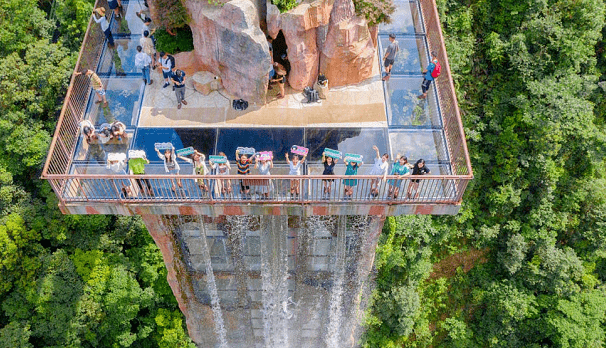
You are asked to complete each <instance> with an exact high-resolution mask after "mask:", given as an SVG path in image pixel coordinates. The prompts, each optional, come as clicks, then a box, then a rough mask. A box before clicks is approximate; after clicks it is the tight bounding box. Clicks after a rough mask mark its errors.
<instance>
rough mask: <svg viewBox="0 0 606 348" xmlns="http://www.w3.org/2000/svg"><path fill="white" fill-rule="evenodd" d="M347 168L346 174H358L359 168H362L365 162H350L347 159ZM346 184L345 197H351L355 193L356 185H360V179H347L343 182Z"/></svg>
mask: <svg viewBox="0 0 606 348" xmlns="http://www.w3.org/2000/svg"><path fill="white" fill-rule="evenodd" d="M344 162H345V165H346V166H347V169H345V175H352V176H353V175H358V168H360V167H361V166H362V165H363V164H364V163H363V162H360V163H358V162H349V161H347V159H345V160H344ZM343 184H345V198H346V199H351V196H352V195H353V188H354V186H357V185H358V179H345V181H344V182H343Z"/></svg>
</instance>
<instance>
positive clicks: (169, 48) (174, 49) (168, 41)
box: [154, 26, 194, 54]
mask: <svg viewBox="0 0 606 348" xmlns="http://www.w3.org/2000/svg"><path fill="white" fill-rule="evenodd" d="M175 34H176V35H175V36H173V35H170V34H169V33H168V32H166V30H164V29H158V30H156V33H155V34H154V35H155V37H156V49H157V50H158V52H160V51H164V52H166V53H169V54H175V53H179V52H187V51H191V50H193V49H194V39H193V37H192V34H191V29H190V28H189V26H185V27H183V28H181V29H179V30H175Z"/></svg>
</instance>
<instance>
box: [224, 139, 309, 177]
mask: <svg viewBox="0 0 606 348" xmlns="http://www.w3.org/2000/svg"><path fill="white" fill-rule="evenodd" d="M303 133H304V132H303V128H259V129H249V128H231V129H230V128H222V129H219V136H218V139H217V152H218V151H222V152H224V153H225V154H226V155H227V158H228V159H229V160H235V156H236V148H238V147H239V146H242V147H253V148H255V150H257V151H273V153H274V158H275V161H276V162H277V161H280V162H282V161H285V158H284V154H285V153H286V152H288V151H289V150H290V147H291V146H292V145H303V144H304V143H303V142H304V138H303ZM276 174H277V173H276Z"/></svg>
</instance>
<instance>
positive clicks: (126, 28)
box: [110, 0, 149, 39]
mask: <svg viewBox="0 0 606 348" xmlns="http://www.w3.org/2000/svg"><path fill="white" fill-rule="evenodd" d="M122 7H123V8H124V9H123V10H122V15H123V18H113V15H112V21H111V26H110V27H111V31H112V34H113V35H114V39H115V38H116V37H119V36H121V35H128V34H139V35H143V29H144V27H145V25H144V24H143V21H142V20H141V18H140V17H137V12H139V11H141V10H144V11H145V10H147V8H146V7H145V6H144V5H143V1H128V0H126V1H125V0H122ZM147 12H148V13H149V11H147Z"/></svg>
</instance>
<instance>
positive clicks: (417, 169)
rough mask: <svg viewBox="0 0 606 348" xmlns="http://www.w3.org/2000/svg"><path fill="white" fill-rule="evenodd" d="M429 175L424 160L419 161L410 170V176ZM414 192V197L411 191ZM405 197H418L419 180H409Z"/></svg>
mask: <svg viewBox="0 0 606 348" xmlns="http://www.w3.org/2000/svg"><path fill="white" fill-rule="evenodd" d="M429 173H431V171H430V170H429V168H427V166H426V165H425V160H423V159H419V160H418V161H417V163H415V166H414V167H413V168H412V175H413V176H415V175H427V174H429ZM413 190H414V191H415V193H414V195H413V194H412V191H413ZM406 197H408V198H410V199H413V198H417V197H419V179H412V180H410V186H408V192H407V193H406Z"/></svg>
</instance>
